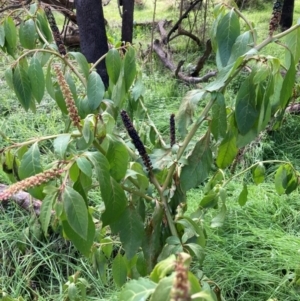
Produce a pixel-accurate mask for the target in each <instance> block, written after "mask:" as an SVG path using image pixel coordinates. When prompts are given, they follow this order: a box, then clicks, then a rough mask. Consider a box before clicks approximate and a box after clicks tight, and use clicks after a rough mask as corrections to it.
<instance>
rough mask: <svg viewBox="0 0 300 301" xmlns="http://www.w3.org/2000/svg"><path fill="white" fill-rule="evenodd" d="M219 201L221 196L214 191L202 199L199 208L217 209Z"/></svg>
mask: <svg viewBox="0 0 300 301" xmlns="http://www.w3.org/2000/svg"><path fill="white" fill-rule="evenodd" d="M218 199H219V196H218V195H217V194H216V193H215V192H214V191H212V192H210V193H208V194H207V195H205V196H204V197H203V198H202V200H201V201H200V204H199V207H200V208H201V209H203V208H213V207H216V206H217V205H218Z"/></svg>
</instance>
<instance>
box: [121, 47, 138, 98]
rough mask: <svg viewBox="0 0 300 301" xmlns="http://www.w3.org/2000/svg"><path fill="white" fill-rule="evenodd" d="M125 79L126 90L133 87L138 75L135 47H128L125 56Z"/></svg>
mask: <svg viewBox="0 0 300 301" xmlns="http://www.w3.org/2000/svg"><path fill="white" fill-rule="evenodd" d="M124 74H125V76H124V79H123V80H124V81H125V91H126V92H127V91H128V90H129V88H130V87H131V85H132V83H133V81H134V78H135V75H136V63H135V51H134V48H133V47H128V48H127V51H126V54H125V58H124Z"/></svg>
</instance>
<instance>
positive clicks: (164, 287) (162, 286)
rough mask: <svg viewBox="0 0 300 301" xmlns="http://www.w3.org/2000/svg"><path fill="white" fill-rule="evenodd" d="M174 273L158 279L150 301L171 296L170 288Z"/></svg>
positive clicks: (161, 299) (159, 300)
mask: <svg viewBox="0 0 300 301" xmlns="http://www.w3.org/2000/svg"><path fill="white" fill-rule="evenodd" d="M174 277H175V273H172V275H170V276H169V277H165V278H163V279H162V280H161V281H159V283H158V285H157V287H156V288H155V291H154V292H153V294H152V296H151V298H150V301H167V300H170V298H171V289H172V287H173V282H174Z"/></svg>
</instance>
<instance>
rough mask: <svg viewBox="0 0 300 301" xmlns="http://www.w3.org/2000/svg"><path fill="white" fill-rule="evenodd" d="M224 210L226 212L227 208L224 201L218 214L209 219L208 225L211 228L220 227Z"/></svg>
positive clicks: (223, 217)
mask: <svg viewBox="0 0 300 301" xmlns="http://www.w3.org/2000/svg"><path fill="white" fill-rule="evenodd" d="M226 212H227V208H226V205H225V203H223V205H222V207H221V210H220V212H219V214H218V215H216V216H215V217H214V218H213V219H212V220H211V223H210V226H211V227H212V228H219V227H222V226H223V224H224V221H225V218H226Z"/></svg>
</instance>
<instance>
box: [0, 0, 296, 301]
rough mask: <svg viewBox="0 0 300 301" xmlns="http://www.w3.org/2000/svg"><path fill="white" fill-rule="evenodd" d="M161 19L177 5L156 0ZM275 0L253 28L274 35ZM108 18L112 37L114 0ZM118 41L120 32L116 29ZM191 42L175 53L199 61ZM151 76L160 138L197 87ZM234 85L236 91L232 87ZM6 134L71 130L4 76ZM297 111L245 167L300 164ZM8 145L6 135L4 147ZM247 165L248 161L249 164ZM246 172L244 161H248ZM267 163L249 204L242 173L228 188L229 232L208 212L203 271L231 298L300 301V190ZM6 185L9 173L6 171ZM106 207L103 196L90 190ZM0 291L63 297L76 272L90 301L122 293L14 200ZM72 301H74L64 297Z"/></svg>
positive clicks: (2, 232) (0, 230)
mask: <svg viewBox="0 0 300 301" xmlns="http://www.w3.org/2000/svg"><path fill="white" fill-rule="evenodd" d="M157 4H158V6H157V12H158V13H157V15H156V20H159V19H166V18H167V19H173V20H176V18H177V11H176V10H175V9H174V7H173V6H172V5H173V2H171V1H158V2H157ZM144 5H145V7H144V8H143V9H139V10H137V11H136V14H135V16H136V17H135V20H136V21H137V22H141V21H145V20H147V21H151V20H152V11H153V1H150V0H144ZM270 8H271V4H267V5H265V9H262V10H260V11H255V13H254V14H253V12H252V11H250V10H249V11H245V12H244V13H245V15H246V16H247V17H249V18H250V19H251V20H252V21H253V22H254V23H255V24H258V26H257V30H258V32H259V33H260V35H261V38H260V39H262V37H264V36H266V34H267V24H268V20H269V15H270ZM297 13H298V14H299V13H300V4H299V3H296V9H295V15H297ZM105 14H106V18H107V19H108V20H109V24H110V29H109V30H110V33H111V34H114V32H115V30H116V29H119V26H120V23H121V22H120V18H119V15H118V12H117V7H116V3H115V2H111V4H110V5H109V6H107V7H105ZM149 34H150V30H149V29H140V28H138V27H137V28H135V42H138V41H142V42H143V43H144V45H143V49H145V48H147V43H149ZM114 39H115V40H118V34H115V35H114ZM183 41H186V40H184V39H178V41H176V42H174V43H173V44H172V47H173V48H174V49H175V50H176V51H179V50H181V51H183V53H180V54H177V53H175V55H174V57H175V59H177V58H179V57H184V58H185V59H186V60H187V61H188V62H190V61H191V62H193V60H195V59H196V58H197V57H198V55H199V52H198V50H197V52H195V50H192V51H186V43H185V42H183ZM279 51H280V49H279V47H278V45H272V46H269V48H268V49H267V50H266V53H267V52H268V53H273V54H274V55H278V53H279ZM6 64H7V62H4V59H3V61H2V65H0V74H3V71H4V69H5V68H6V66H5V65H6ZM143 71H144V74H143V80H144V85H145V88H146V92H145V95H144V100H145V103H146V105H147V107H148V109H149V112H150V115H151V116H152V118H153V120H154V122H155V124H156V125H157V127H158V129H159V130H160V131H161V133H162V134H165V135H167V134H168V131H169V129H168V120H169V116H170V113H173V112H176V111H177V110H178V107H179V104H180V101H181V99H182V97H183V96H184V95H185V93H186V92H187V91H188V90H190V89H192V88H194V87H191V86H188V85H185V84H182V83H179V82H178V81H177V80H175V79H173V78H171V77H170V75H169V73H168V72H166V71H165V70H164V69H163V67H162V65H161V63H160V62H159V61H157V60H156V59H153V60H152V65H151V66H150V65H149V62H146V63H145V64H144V66H143ZM233 88H234V87H233ZM0 89H1V92H2V93H1V97H0V101H1V108H0V125H1V131H2V133H4V134H5V135H6V136H7V137H9V138H10V139H11V140H13V141H16V142H20V141H24V140H26V139H30V138H33V137H37V136H41V135H50V134H53V133H58V132H60V131H62V130H63V129H64V126H65V125H64V121H63V120H62V117H61V115H60V113H59V111H58V110H55V105H54V103H53V101H52V100H51V99H50V98H49V97H47V96H46V97H45V100H44V101H43V102H42V103H41V105H40V106H38V108H37V114H32V113H30V112H28V113H26V114H25V112H24V110H23V109H21V108H20V106H19V105H18V104H17V101H16V98H15V96H14V94H13V93H11V91H10V90H9V89H8V88H7V87H6V83H5V80H4V79H3V77H0ZM232 94H233V95H234V93H232ZM299 118H300V117H299V116H287V118H286V120H285V122H284V124H283V127H282V128H281V131H280V132H273V133H270V135H268V136H266V137H264V138H263V140H261V141H260V146H259V147H257V145H256V146H255V147H253V148H252V149H251V153H249V154H248V155H247V156H246V157H245V162H244V163H245V164H249V163H253V162H255V161H256V160H263V159H281V160H291V161H292V162H293V164H294V165H295V167H296V168H297V169H299V167H300V166H299V165H300V161H299V159H300V155H299V142H300V141H299V140H300V134H299V133H300V128H299V127H300V126H299V124H300V123H299ZM6 143H7V142H6V141H5V140H4V139H3V138H1V137H0V145H1V147H3V146H5V145H6ZM44 148H45V152H46V153H47V156H45V158H46V159H45V162H44V163H45V164H47V161H51V156H52V151H53V149H52V145H51V144H45V145H44ZM242 163H243V162H242ZM240 168H242V165H241V166H240ZM272 172H273V170H272V168H270V169H269V177H268V180H267V182H266V183H265V184H263V185H260V186H255V185H253V184H251V183H252V182H251V177H250V176H249V174H246V175H245V178H244V180H245V181H246V182H247V183H248V188H249V197H248V202H247V204H246V205H245V206H244V207H240V206H239V205H238V203H237V198H238V193H239V192H240V191H241V189H242V180H241V179H238V180H236V181H234V182H232V183H230V184H229V186H228V200H227V209H228V214H227V217H226V221H225V224H224V226H223V227H222V228H219V229H212V228H210V220H211V217H212V216H214V215H216V212H215V211H210V212H209V213H208V214H207V216H206V219H205V224H206V228H207V234H208V243H207V249H206V254H207V255H206V259H205V261H204V265H203V270H204V273H205V274H206V275H207V276H208V277H209V278H210V279H211V280H212V281H214V282H216V283H217V284H218V285H219V287H220V288H221V291H222V294H223V296H224V297H225V300H226V301H239V300H241V301H262V300H268V299H269V298H273V300H276V299H277V300H278V301H279V300H280V301H298V300H300V291H299V287H297V286H296V285H295V284H294V283H293V281H294V280H295V273H296V270H297V269H298V268H299V250H300V241H299V234H298V233H299V230H300V214H299V210H298V208H299V205H300V200H299V195H298V192H295V193H293V194H292V195H290V196H278V195H277V194H276V193H275V188H274V184H273V183H272V180H271V177H272V176H273V174H272ZM0 181H1V183H3V182H4V183H9V179H8V178H7V177H6V176H5V175H4V173H3V172H0ZM201 196H202V190H201V187H200V188H199V189H194V190H193V191H191V192H190V193H189V195H188V210H189V211H188V212H191V211H193V209H196V208H197V206H198V203H199V200H200V199H201ZM89 197H90V200H91V201H92V202H94V203H95V205H98V203H99V201H97V199H99V195H98V192H93V193H92V194H90V195H89ZM0 266H1V269H0V291H1V290H2V291H5V292H7V293H8V294H10V295H11V296H12V297H14V298H17V297H19V296H23V298H24V299H25V300H42V301H43V300H45V301H50V300H63V296H64V291H63V286H64V284H65V283H66V282H67V281H68V277H70V276H71V275H73V274H75V273H76V272H78V271H80V276H81V277H83V278H84V279H86V280H87V282H88V283H89V284H90V288H89V289H88V300H98V301H99V300H112V299H116V297H115V292H116V288H115V287H114V286H113V285H107V286H104V285H103V284H102V283H101V280H100V277H99V275H98V274H97V273H96V272H95V271H94V270H93V267H92V264H91V262H89V261H88V260H87V259H83V258H82V257H81V256H80V255H79V254H78V253H77V252H76V250H75V249H74V247H72V246H71V245H70V244H69V243H68V242H67V241H65V240H64V239H63V238H61V237H60V236H59V235H58V234H57V233H52V234H50V236H49V237H47V238H45V237H43V236H42V235H41V233H40V228H39V224H38V222H37V220H36V218H35V217H31V216H30V214H28V212H24V211H23V210H21V209H20V208H18V207H16V206H15V205H13V204H9V205H8V206H5V208H2V207H1V206H0ZM65 300H66V299H65Z"/></svg>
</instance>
